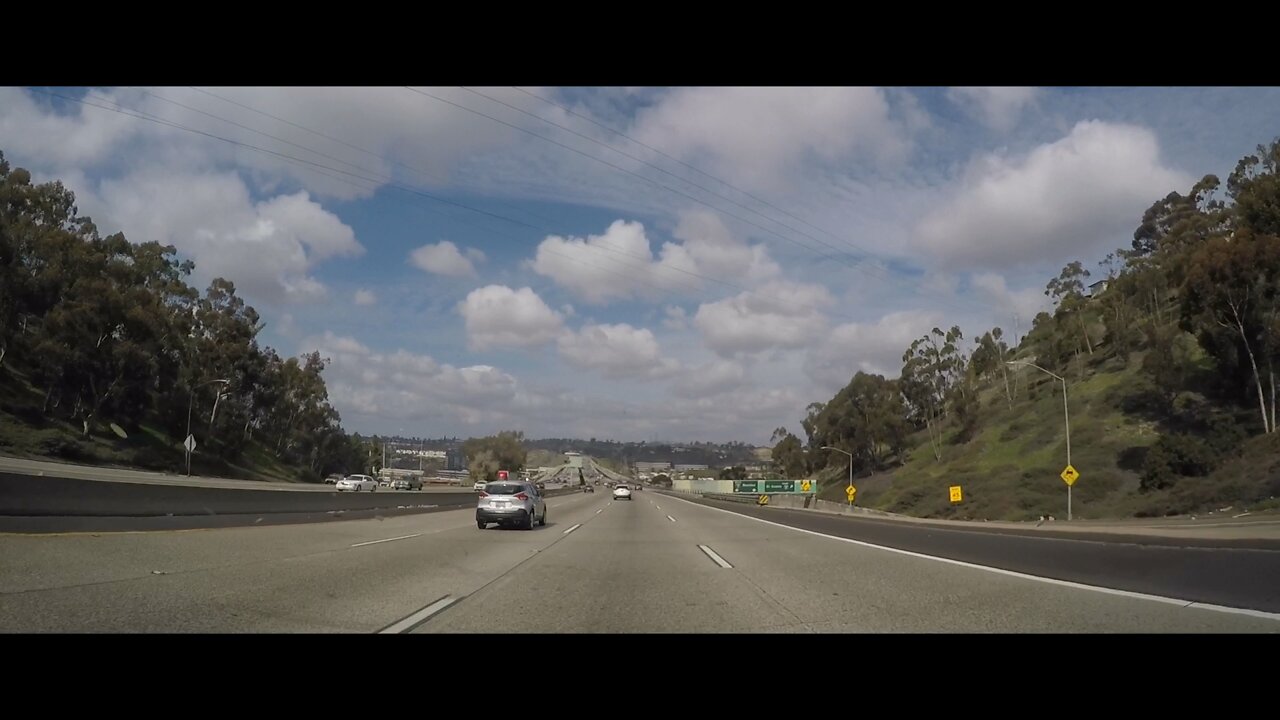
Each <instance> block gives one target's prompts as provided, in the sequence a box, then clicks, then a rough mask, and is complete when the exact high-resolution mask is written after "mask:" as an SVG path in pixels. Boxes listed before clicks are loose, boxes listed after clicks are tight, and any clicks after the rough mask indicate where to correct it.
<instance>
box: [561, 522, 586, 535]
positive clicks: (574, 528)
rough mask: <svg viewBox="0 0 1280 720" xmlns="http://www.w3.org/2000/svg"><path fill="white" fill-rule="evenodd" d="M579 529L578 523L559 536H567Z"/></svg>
mask: <svg viewBox="0 0 1280 720" xmlns="http://www.w3.org/2000/svg"><path fill="white" fill-rule="evenodd" d="M580 527H582V523H578V524H577V525H574V526H573V527H571V528H569V529H568V530H565V531H564V532H562V533H560V534H561V535H568V534H569V533H571V532H573V531H574V530H577V529H578V528H580Z"/></svg>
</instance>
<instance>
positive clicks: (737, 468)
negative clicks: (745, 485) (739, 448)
mask: <svg viewBox="0 0 1280 720" xmlns="http://www.w3.org/2000/svg"><path fill="white" fill-rule="evenodd" d="M720 479H721V480H746V479H747V469H746V468H745V467H743V466H741V465H734V466H733V467H727V468H723V469H721V470H720Z"/></svg>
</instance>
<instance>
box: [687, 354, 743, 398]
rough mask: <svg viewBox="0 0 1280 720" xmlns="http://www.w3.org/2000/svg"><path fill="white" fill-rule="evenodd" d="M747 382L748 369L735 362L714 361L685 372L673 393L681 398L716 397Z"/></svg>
mask: <svg viewBox="0 0 1280 720" xmlns="http://www.w3.org/2000/svg"><path fill="white" fill-rule="evenodd" d="M746 382H747V369H746V368H745V367H743V365H742V363H740V362H735V361H733V360H713V361H711V362H709V363H705V364H702V365H698V366H696V367H693V368H689V369H687V370H686V371H684V372H683V373H682V374H681V375H680V377H679V379H678V380H676V382H674V383H672V386H671V389H672V391H673V392H674V393H675V394H677V395H678V396H680V397H688V398H705V397H714V396H716V395H720V394H723V393H726V392H729V391H730V390H736V389H738V388H740V387H742V386H743V385H745V384H746Z"/></svg>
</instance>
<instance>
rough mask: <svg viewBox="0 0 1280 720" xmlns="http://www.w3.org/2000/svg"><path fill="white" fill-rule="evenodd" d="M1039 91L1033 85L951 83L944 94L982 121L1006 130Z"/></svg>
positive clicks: (1033, 100)
mask: <svg viewBox="0 0 1280 720" xmlns="http://www.w3.org/2000/svg"><path fill="white" fill-rule="evenodd" d="M1038 95H1039V92H1038V91H1037V90H1036V88H1033V87H953V88H951V89H949V90H947V98H948V99H950V100H951V102H953V103H956V104H957V105H959V106H960V107H962V108H964V109H965V110H966V111H968V112H969V113H971V114H973V115H974V116H975V117H977V118H978V119H979V120H981V121H982V122H983V124H985V125H987V126H988V127H991V128H994V129H996V130H1009V129H1011V128H1012V127H1013V126H1014V124H1016V123H1017V121H1018V118H1019V117H1020V116H1021V115H1022V111H1023V109H1024V108H1026V107H1027V106H1028V105H1030V104H1031V103H1033V102H1035V99H1036V97H1037V96H1038Z"/></svg>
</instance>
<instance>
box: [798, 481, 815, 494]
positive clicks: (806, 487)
mask: <svg viewBox="0 0 1280 720" xmlns="http://www.w3.org/2000/svg"><path fill="white" fill-rule="evenodd" d="M810 487H812V485H810V484H809V481H808V480H801V481H800V492H809V488H810Z"/></svg>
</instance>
